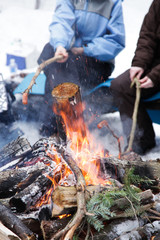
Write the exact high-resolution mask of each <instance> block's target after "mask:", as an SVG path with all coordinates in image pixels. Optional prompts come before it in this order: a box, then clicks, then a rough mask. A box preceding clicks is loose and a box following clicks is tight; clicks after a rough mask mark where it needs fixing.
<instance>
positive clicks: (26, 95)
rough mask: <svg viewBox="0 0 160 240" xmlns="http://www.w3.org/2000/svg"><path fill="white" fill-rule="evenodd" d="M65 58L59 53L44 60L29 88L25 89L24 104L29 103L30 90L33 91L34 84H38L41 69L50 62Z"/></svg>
mask: <svg viewBox="0 0 160 240" xmlns="http://www.w3.org/2000/svg"><path fill="white" fill-rule="evenodd" d="M62 58H63V56H62V55H59V56H54V57H53V58H50V59H48V60H46V61H44V62H42V63H41V64H40V65H39V67H38V68H37V70H36V73H35V75H34V76H33V78H32V80H31V82H30V84H29V86H28V88H27V89H25V91H24V92H23V97H22V102H23V104H25V105H26V104H27V103H28V94H29V91H32V87H33V85H34V84H36V79H37V77H38V76H39V74H40V73H41V71H42V70H43V69H44V68H45V67H46V66H48V65H49V64H51V63H53V62H56V61H58V60H61V59H62Z"/></svg>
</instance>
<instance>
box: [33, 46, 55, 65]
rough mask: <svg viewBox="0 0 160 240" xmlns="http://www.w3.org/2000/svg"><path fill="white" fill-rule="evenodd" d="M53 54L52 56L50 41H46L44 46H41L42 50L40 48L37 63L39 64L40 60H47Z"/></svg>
mask: <svg viewBox="0 0 160 240" xmlns="http://www.w3.org/2000/svg"><path fill="white" fill-rule="evenodd" d="M53 56H54V50H53V47H52V46H51V44H50V43H47V44H46V45H45V46H44V48H43V50H42V52H41V54H40V56H39V58H38V60H37V62H38V64H41V63H42V62H44V61H46V60H48V59H49V58H52V57H53Z"/></svg>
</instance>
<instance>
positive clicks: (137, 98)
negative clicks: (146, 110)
mask: <svg viewBox="0 0 160 240" xmlns="http://www.w3.org/2000/svg"><path fill="white" fill-rule="evenodd" d="M134 84H136V100H135V104H134V111H133V116H132V119H133V122H132V128H131V133H130V139H129V144H128V148H127V150H126V152H130V151H131V150H132V145H133V140H134V136H135V130H136V125H137V114H138V107H139V102H140V97H141V88H140V82H139V81H138V79H137V78H134V80H133V82H132V83H131V87H133V85H134Z"/></svg>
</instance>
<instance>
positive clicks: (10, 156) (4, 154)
mask: <svg viewBox="0 0 160 240" xmlns="http://www.w3.org/2000/svg"><path fill="white" fill-rule="evenodd" d="M30 151H32V148H31V146H30V143H29V142H28V140H27V139H25V138H21V137H18V138H17V139H16V140H14V141H12V142H10V143H9V144H7V145H6V146H5V147H3V148H2V149H1V150H0V167H2V166H4V165H6V164H7V163H10V162H12V161H14V160H15V159H20V158H22V157H24V156H25V155H27V154H28V152H30Z"/></svg>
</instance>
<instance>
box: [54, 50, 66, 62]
mask: <svg viewBox="0 0 160 240" xmlns="http://www.w3.org/2000/svg"><path fill="white" fill-rule="evenodd" d="M59 55H62V56H63V59H61V60H58V61H57V62H59V63H64V62H66V61H67V59H68V52H67V51H66V49H65V48H64V47H62V46H58V47H57V49H56V52H55V56H59Z"/></svg>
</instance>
